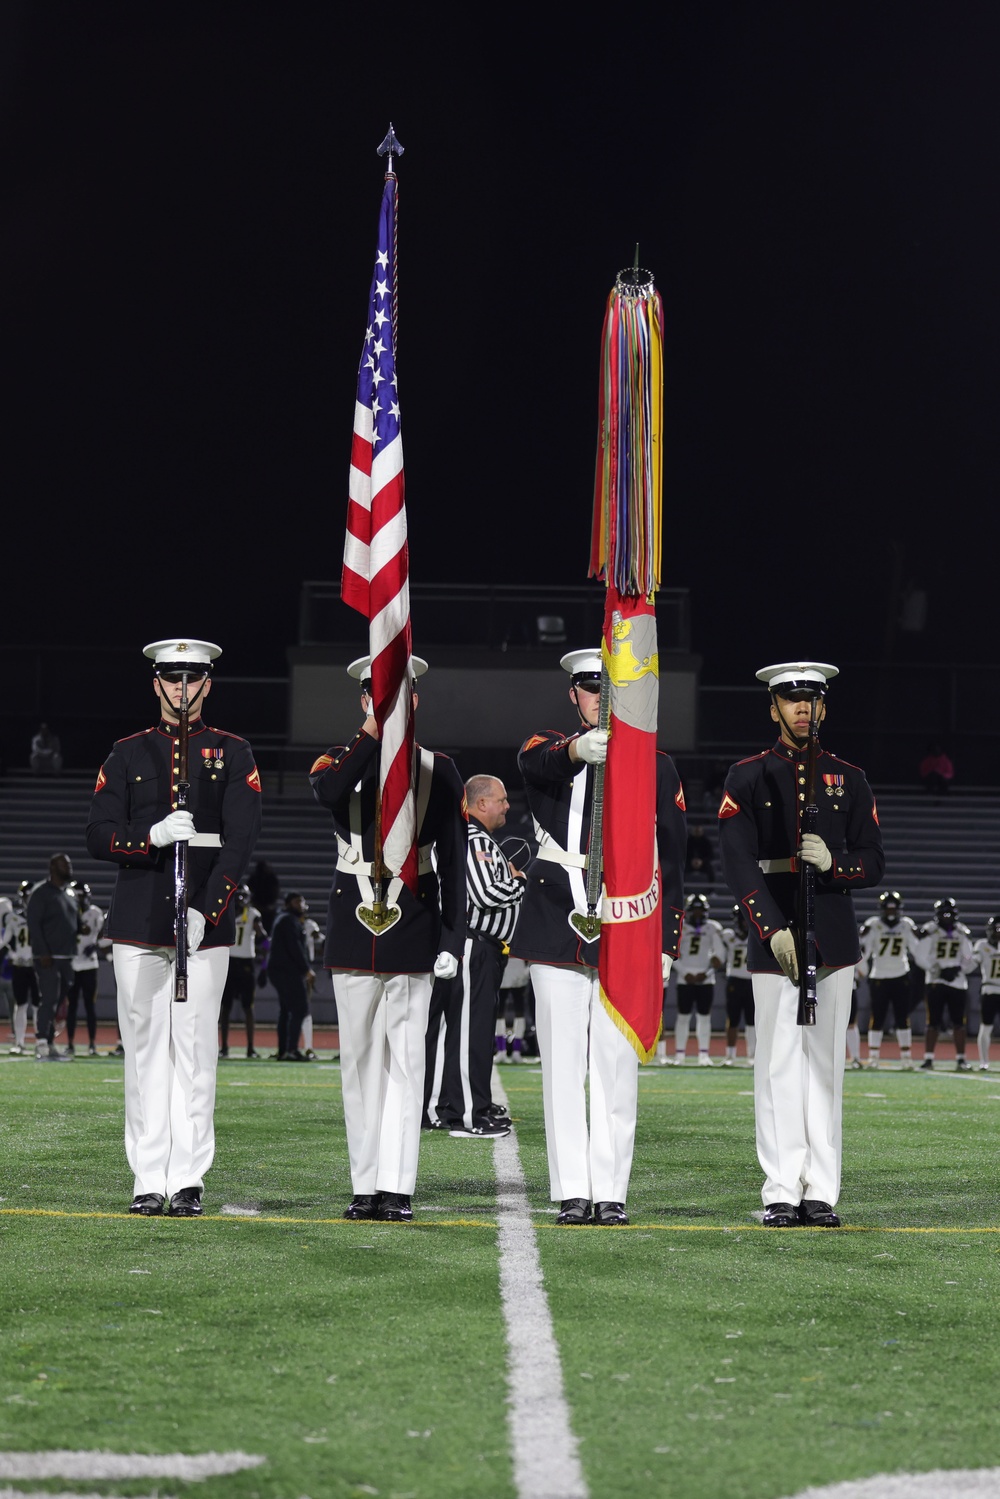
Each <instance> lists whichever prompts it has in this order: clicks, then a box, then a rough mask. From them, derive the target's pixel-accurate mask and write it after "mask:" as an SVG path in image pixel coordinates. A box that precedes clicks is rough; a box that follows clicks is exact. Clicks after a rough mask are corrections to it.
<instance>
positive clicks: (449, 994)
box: [424, 932, 506, 1128]
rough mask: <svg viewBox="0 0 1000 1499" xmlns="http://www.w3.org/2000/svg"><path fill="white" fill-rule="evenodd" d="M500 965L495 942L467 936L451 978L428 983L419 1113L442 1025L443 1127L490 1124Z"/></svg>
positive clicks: (440, 1106)
mask: <svg viewBox="0 0 1000 1499" xmlns="http://www.w3.org/2000/svg"><path fill="white" fill-rule="evenodd" d="M505 966H506V960H505V958H504V953H503V948H502V947H501V945H500V943H499V942H498V941H497V939H496V938H495V937H483V936H480V934H479V933H478V932H471V933H470V934H469V936H467V937H466V939H465V954H464V960H463V962H462V966H461V968H460V969H459V970H458V973H457V974H456V975H455V977H454V978H453V979H435V980H434V988H433V991H432V993H431V1008H430V1014H429V1016H428V1022H427V1065H426V1068H425V1072H424V1113H425V1114H426V1113H427V1110H428V1106H429V1104H430V1101H431V1092H432V1089H433V1085H434V1071H435V1062H436V1058H437V1049H438V1033H439V1030H440V1026H441V1022H442V1021H443V1022H444V1026H445V1034H444V1069H443V1072H442V1075H441V1089H440V1092H439V1094H438V1100H437V1110H436V1112H437V1117H438V1118H439V1119H440V1120H441V1121H442V1122H443V1123H445V1124H449V1125H459V1124H464V1125H465V1126H466V1127H467V1128H468V1127H470V1126H473V1125H477V1124H488V1123H489V1122H490V1115H489V1108H490V1105H491V1103H492V1102H493V1090H492V1075H493V1051H494V1041H493V1037H494V1031H495V1029H496V1014H497V1002H498V1000H499V997H500V980H501V979H502V978H503V971H504V967H505Z"/></svg>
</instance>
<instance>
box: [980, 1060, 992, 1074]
mask: <svg viewBox="0 0 1000 1499" xmlns="http://www.w3.org/2000/svg"><path fill="white" fill-rule="evenodd" d="M979 1070H980V1072H989V1070H990V1064H989V1062H980V1064H979Z"/></svg>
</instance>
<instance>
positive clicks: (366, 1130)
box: [309, 656, 467, 1222]
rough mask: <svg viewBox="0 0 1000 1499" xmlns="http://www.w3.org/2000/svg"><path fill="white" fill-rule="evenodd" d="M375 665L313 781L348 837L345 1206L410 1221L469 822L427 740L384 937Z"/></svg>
mask: <svg viewBox="0 0 1000 1499" xmlns="http://www.w3.org/2000/svg"><path fill="white" fill-rule="evenodd" d="M411 659H412V665H413V669H414V682H413V685H414V688H415V687H416V677H417V676H418V675H422V673H423V672H424V671H425V670H426V669H427V666H426V662H424V661H421V660H420V658H419V657H416V656H415V657H413V658H411ZM369 665H370V663H369V659H368V657H367V656H364V657H361V658H360V659H359V660H358V661H354V662H352V663H351V665H350V666H349V667H348V671H349V672H350V674H351V675H352V676H353V677H355V679H356V680H358V681H359V682H360V683H361V689H362V696H361V702H362V710H363V712H364V713H365V715H366V718H365V723H364V725H363V727H362V728H361V730H360V731H359V732H358V733H357V734H355V736H354V738H353V739H352V740H351V741H350V743H349V744H344V745H335V746H334V747H333V748H332V749H329V750H327V752H326V753H325V754H323V755H320V757H319V758H318V759H317V761H316V762H315V764H314V765H313V767H312V770H311V771H310V775H309V779H310V782H311V783H312V788H313V793H314V795H315V797H316V800H317V801H318V802H319V803H320V805H321V806H323V807H326V808H327V810H328V811H329V813H330V815H331V817H332V818H333V825H334V829H335V831H336V835H337V871H336V874H335V875H334V880H333V888H332V889H331V891H330V903H329V907H328V910H327V923H326V947H325V951H324V962H325V965H326V967H327V968H329V969H330V970H331V973H332V976H333V988H334V993H335V995H336V999H337V1017H338V1024H339V1031H340V1067H341V1086H342V1088H343V1095H344V1120H345V1123H346V1126H347V1145H348V1151H349V1155H350V1162H351V1183H352V1187H353V1191H354V1197H353V1199H352V1201H351V1203H350V1205H349V1207H348V1209H347V1212H346V1215H345V1216H347V1217H349V1218H376V1217H377V1218H379V1219H381V1220H383V1221H386V1222H407V1221H409V1220H410V1219H411V1218H412V1216H413V1209H412V1203H411V1196H412V1193H413V1188H414V1186H415V1184H416V1175H417V1162H418V1157H419V1151H420V1117H421V1113H422V1110H423V1094H424V1037H425V1034H426V1031H427V1012H428V1008H429V1006H430V998H431V988H432V983H433V975H434V974H435V973H437V974H438V975H443V976H446V977H452V976H453V975H454V974H456V973H457V972H458V965H459V961H460V959H461V955H462V949H463V946H464V943H465V927H466V920H465V906H466V885H465V858H466V845H467V827H466V820H465V813H464V810H463V802H464V788H463V785H462V778H461V776H460V775H459V773H458V770H457V768H456V766H455V763H454V761H453V760H450V759H449V758H448V756H447V755H439V754H435V753H433V751H431V750H425V749H422V748H421V747H420V746H419V745H418V746H417V747H416V750H415V756H414V759H415V767H414V768H415V776H414V782H415V787H414V789H415V798H416V815H417V843H418V845H419V858H420V862H419V874H418V882H417V891H416V894H414V893H413V892H412V891H410V890H409V889H407V887H406V886H405V885H403V884H402V882H401V881H399V880H393V881H392V882H391V883H390V885H389V887H388V891H387V897H388V901H389V904H391V905H393V906H395V907H396V908H397V909H398V911H399V917H398V919H397V920H396V921H395V923H394V924H393V925H392V926H390V927H388V928H387V929H385V930H383V931H381V932H380V933H379V934H378V935H376V934H375V932H373V931H372V930H371V928H370V927H369V926H366V925H365V924H364V922H363V921H361V920H360V919H359V916H358V907H359V906H363V905H368V906H370V905H371V902H372V893H373V887H372V879H371V875H372V859H373V857H374V853H375V806H376V799H377V793H378V771H379V742H378V740H377V738H375V734H376V733H377V729H376V727H375V721H374V719H373V718H371V717H370V716H369V708H370V704H371V698H370V693H369V689H370V685H371V684H370V678H369V675H368V672H369ZM414 702H416V694H415V693H414ZM432 852H433V862H432V857H431V856H432Z"/></svg>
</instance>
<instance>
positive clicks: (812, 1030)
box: [753, 968, 854, 1207]
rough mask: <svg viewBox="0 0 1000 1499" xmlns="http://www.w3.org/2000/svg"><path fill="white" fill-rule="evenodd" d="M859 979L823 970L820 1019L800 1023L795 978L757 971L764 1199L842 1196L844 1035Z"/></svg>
mask: <svg viewBox="0 0 1000 1499" xmlns="http://www.w3.org/2000/svg"><path fill="white" fill-rule="evenodd" d="M853 979H854V970H853V968H838V969H835V970H834V972H833V973H831V974H828V976H827V977H826V978H821V979H820V980H819V982H818V984H817V985H816V1024H815V1025H814V1026H806V1025H796V1023H795V1018H796V1015H797V1014H798V1006H799V990H798V985H797V984H793V983H792V982H791V980H790V979H786V978H785V977H784V976H783V975H782V974H776V973H773V974H772V973H755V974H754V975H753V1002H754V1008H755V1011H756V1029H757V1050H756V1054H755V1056H754V1064H753V1066H754V1073H753V1088H754V1112H755V1115H756V1120H757V1158H758V1160H759V1161H760V1164H761V1169H762V1170H763V1172H764V1186H763V1188H762V1190H761V1197H762V1198H763V1200H764V1205H765V1207H766V1206H767V1205H768V1204H770V1203H772V1202H790V1203H792V1204H797V1203H799V1202H801V1201H802V1199H803V1198H804V1197H810V1198H814V1199H818V1200H819V1201H820V1202H828V1203H830V1205H831V1206H835V1205H836V1202H837V1198H838V1197H839V1196H840V1162H841V1154H842V1138H841V1137H842V1126H843V1095H844V1038H845V1036H846V1035H847V1020H848V1016H849V1015H850V1012H851V989H852V985H853Z"/></svg>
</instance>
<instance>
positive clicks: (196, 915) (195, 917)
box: [187, 906, 205, 953]
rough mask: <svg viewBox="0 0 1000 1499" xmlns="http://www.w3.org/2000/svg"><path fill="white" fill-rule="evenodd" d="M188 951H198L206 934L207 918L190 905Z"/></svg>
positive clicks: (188, 914)
mask: <svg viewBox="0 0 1000 1499" xmlns="http://www.w3.org/2000/svg"><path fill="white" fill-rule="evenodd" d="M187 916H188V952H189V953H192V952H197V951H198V949H199V947H200V946H201V939H202V938H203V937H204V935H205V918H204V916H203V915H202V914H201V912H200V911H196V910H195V908H194V906H188V913H187Z"/></svg>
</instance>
